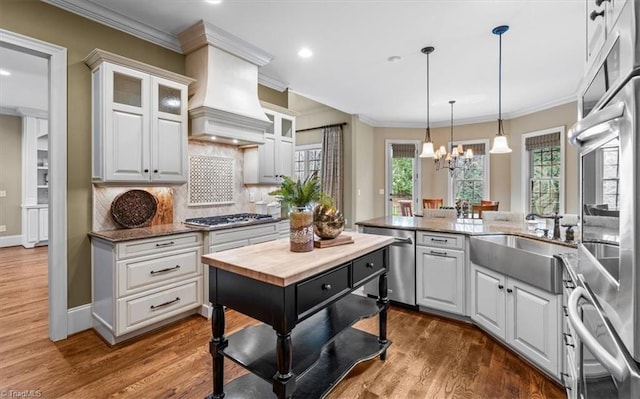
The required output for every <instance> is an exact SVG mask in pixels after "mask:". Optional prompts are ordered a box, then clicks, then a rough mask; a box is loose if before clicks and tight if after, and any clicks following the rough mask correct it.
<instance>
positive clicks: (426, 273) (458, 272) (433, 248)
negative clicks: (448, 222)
mask: <svg viewBox="0 0 640 399" xmlns="http://www.w3.org/2000/svg"><path fill="white" fill-rule="evenodd" d="M464 245H465V237H464V236H461V235H452V234H433V233H426V232H420V231H419V232H417V233H416V291H417V295H416V302H417V304H418V305H420V306H425V307H428V308H431V309H436V310H441V311H445V312H449V313H453V314H459V315H463V314H464V310H465V306H464V303H465V295H464V287H465V267H464V264H465V252H464Z"/></svg>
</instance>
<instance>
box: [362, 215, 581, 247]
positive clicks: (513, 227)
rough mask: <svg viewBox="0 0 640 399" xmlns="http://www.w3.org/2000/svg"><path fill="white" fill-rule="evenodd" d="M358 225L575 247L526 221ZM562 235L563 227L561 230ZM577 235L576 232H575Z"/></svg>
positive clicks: (406, 219)
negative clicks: (506, 237)
mask: <svg viewBox="0 0 640 399" xmlns="http://www.w3.org/2000/svg"><path fill="white" fill-rule="evenodd" d="M356 225H358V226H368V227H381V228H392V229H401V230H414V231H433V232H439V233H452V234H464V235H468V236H478V235H491V234H510V235H517V236H521V237H526V238H533V239H536V240H540V241H546V242H550V243H553V244H558V245H564V246H567V247H571V248H575V247H576V246H577V243H576V242H566V241H564V239H562V240H552V239H549V238H543V237H540V236H539V235H538V234H536V233H535V232H533V231H530V230H528V227H527V225H526V223H514V222H507V221H491V222H485V221H483V220H482V219H456V220H450V219H441V218H435V219H430V218H424V217H416V216H385V217H379V218H375V219H369V220H363V221H360V222H357V223H356ZM561 233H562V234H561V235H562V236H564V229H562V230H561ZM576 236H577V233H576Z"/></svg>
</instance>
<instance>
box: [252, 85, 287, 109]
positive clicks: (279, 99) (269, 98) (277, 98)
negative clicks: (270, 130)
mask: <svg viewBox="0 0 640 399" xmlns="http://www.w3.org/2000/svg"><path fill="white" fill-rule="evenodd" d="M258 98H259V99H260V100H262V101H265V102H268V103H270V104H274V105H277V106H279V107H283V108H289V101H288V94H287V91H286V90H285V91H283V92H280V91H277V90H274V89H272V88H270V87H266V86H262V85H258Z"/></svg>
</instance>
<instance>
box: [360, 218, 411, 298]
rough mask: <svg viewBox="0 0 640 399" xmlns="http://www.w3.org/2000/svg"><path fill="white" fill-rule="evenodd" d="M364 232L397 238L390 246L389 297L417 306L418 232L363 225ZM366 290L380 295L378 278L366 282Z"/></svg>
mask: <svg viewBox="0 0 640 399" xmlns="http://www.w3.org/2000/svg"><path fill="white" fill-rule="evenodd" d="M362 232H363V233H367V234H377V235H381V236H391V237H394V238H395V241H394V242H393V243H392V244H391V245H390V246H389V275H388V288H389V299H390V300H392V301H394V302H397V303H401V304H405V305H410V306H416V246H415V242H416V232H415V231H410V230H399V229H384V228H378V227H363V229H362ZM364 292H365V294H367V295H372V296H378V279H374V280H373V281H371V282H368V283H367V284H365V286H364Z"/></svg>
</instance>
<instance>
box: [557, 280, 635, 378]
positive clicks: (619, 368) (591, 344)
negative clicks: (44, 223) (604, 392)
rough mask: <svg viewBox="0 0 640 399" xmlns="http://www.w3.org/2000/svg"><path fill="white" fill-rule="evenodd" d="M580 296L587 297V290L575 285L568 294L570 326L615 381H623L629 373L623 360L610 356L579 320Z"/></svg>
mask: <svg viewBox="0 0 640 399" xmlns="http://www.w3.org/2000/svg"><path fill="white" fill-rule="evenodd" d="M580 297H584V298H588V297H587V291H586V290H585V289H584V287H576V289H574V290H573V292H571V295H569V301H568V303H567V307H568V308H569V309H568V310H569V322H570V323H571V326H573V329H574V330H575V332H576V334H578V337H580V340H581V341H582V343H583V344H584V345H585V346H586V347H587V348H589V351H591V353H592V354H593V356H595V357H596V359H598V360H599V361H600V363H602V365H603V366H604V367H605V368H606V369H607V370H608V371H609V372H610V373H611V374H612V375H613V376H614V377H615V378H616V380H617V381H623V380H624V379H625V378H626V377H627V374H628V373H629V370H628V369H627V367H626V365H625V364H624V362H621V361H619V360H618V359H616V358H615V357H613V356H611V354H610V353H609V352H608V351H607V350H606V349H605V348H603V347H602V345H600V343H599V342H598V340H596V339H595V338H594V337H593V335H591V334H590V333H589V330H587V327H585V325H584V324H583V323H582V321H581V320H580V316H579V315H578V300H580Z"/></svg>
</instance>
